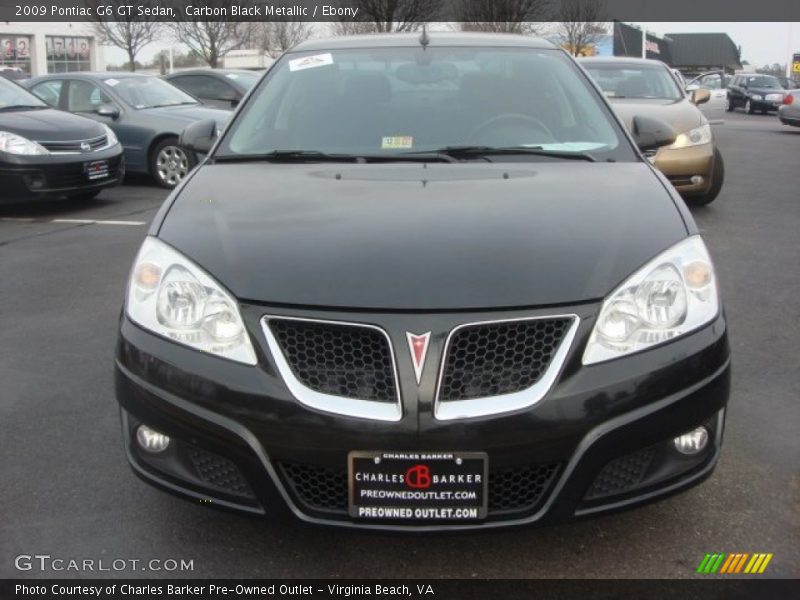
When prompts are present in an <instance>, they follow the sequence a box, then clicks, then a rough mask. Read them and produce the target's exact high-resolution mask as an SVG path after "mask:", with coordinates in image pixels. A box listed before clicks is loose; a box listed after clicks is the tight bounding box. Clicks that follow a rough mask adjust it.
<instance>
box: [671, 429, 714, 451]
mask: <svg viewBox="0 0 800 600" xmlns="http://www.w3.org/2000/svg"><path fill="white" fill-rule="evenodd" d="M706 444H708V430H707V429H706V428H705V427H698V428H697V429H694V430H692V431H690V432H689V433H684V434H683V435H680V436H678V437H676V438H675V449H676V450H677V451H678V452H680V453H681V454H690V455H691V454H697V453H698V452H702V451H703V448H705V447H706Z"/></svg>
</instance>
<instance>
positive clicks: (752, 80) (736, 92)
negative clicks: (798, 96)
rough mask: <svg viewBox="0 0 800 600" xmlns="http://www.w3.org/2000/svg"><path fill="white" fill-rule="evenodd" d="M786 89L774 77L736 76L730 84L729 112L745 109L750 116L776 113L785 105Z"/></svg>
mask: <svg viewBox="0 0 800 600" xmlns="http://www.w3.org/2000/svg"><path fill="white" fill-rule="evenodd" d="M784 93H785V92H784V89H783V85H781V82H780V81H778V79H777V77H773V76H772V75H754V74H749V75H748V74H744V75H735V76H734V78H733V79H732V80H731V82H730V84H728V105H727V110H728V112H731V111H733V110H734V109H736V108H740V107H741V108H744V110H745V112H746V113H748V114H753V113H754V112H756V111H759V112H761V114H766V113H767V112H769V111H776V110H778V107H779V106H780V105H781V104H782V103H783V96H784Z"/></svg>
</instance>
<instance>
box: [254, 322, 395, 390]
mask: <svg viewBox="0 0 800 600" xmlns="http://www.w3.org/2000/svg"><path fill="white" fill-rule="evenodd" d="M269 327H270V330H271V331H272V333H273V335H274V336H275V338H276V339H277V340H278V344H280V347H281V350H282V351H283V354H284V356H285V357H286V362H288V363H289V367H290V368H291V369H292V373H293V374H294V376H295V377H296V378H297V379H298V381H300V383H302V384H303V385H305V386H306V387H308V388H310V389H312V390H314V391H317V392H321V393H323V394H331V395H334V396H342V397H345V398H355V399H358V400H373V401H377V402H396V401H397V391H396V386H395V375H394V365H393V364H392V354H391V350H390V349H389V342H388V340H387V339H386V336H384V335H383V334H382V333H381V332H380V331H378V330H376V329H372V328H370V327H359V326H355V325H346V324H331V323H318V322H314V321H294V320H290V319H271V320H270V322H269Z"/></svg>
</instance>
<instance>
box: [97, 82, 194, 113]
mask: <svg viewBox="0 0 800 600" xmlns="http://www.w3.org/2000/svg"><path fill="white" fill-rule="evenodd" d="M103 81H105V84H106V85H108V86H110V87H111V88H113V89H114V91H115V92H116V93H117V94H119V95H120V96H121V97H122V99H123V100H125V102H127V103H128V104H130V105H131V106H132V107H133V108H155V107H157V106H177V105H179V104H198V102H197V100H195V99H194V98H192V97H191V96H190V95H189V94H186V93H184V92H182V91H181V90H179V89H178V88H176V87H175V86H174V85H172V84H171V83H167V82H166V81H164V80H163V79H159V78H158V77H118V78H117V77H108V78H107V79H104V80H103Z"/></svg>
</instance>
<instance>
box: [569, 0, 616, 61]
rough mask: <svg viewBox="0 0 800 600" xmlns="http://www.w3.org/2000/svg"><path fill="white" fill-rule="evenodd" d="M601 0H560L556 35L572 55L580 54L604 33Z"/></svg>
mask: <svg viewBox="0 0 800 600" xmlns="http://www.w3.org/2000/svg"><path fill="white" fill-rule="evenodd" d="M604 16H605V6H604V3H603V0H561V8H560V9H559V11H558V19H559V21H560V23H559V24H558V30H557V31H558V37H559V39H560V40H561V43H562V44H563V45H564V46H565V48H566V49H567V51H569V52H570V53H571V54H573V55H574V56H580V55H581V53H582V52H584V51H585V50H586V48H587V46H591V45H594V44H596V43H597V42H599V41H600V39H601V38H602V37H603V36H604V35H605V34H606V23H605V21H603V18H604Z"/></svg>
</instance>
